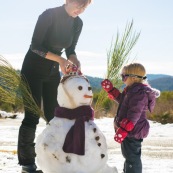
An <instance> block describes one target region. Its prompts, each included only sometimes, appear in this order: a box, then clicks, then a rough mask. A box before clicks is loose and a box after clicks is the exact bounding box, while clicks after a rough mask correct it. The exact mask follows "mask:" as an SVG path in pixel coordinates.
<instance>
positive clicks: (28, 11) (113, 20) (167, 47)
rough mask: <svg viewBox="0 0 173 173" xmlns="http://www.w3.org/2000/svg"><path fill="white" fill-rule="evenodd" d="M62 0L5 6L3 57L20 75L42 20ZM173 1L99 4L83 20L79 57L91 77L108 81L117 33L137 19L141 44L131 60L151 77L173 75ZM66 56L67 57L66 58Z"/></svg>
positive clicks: (9, 0) (1, 12)
mask: <svg viewBox="0 0 173 173" xmlns="http://www.w3.org/2000/svg"><path fill="white" fill-rule="evenodd" d="M63 3H64V1H63V0H30V1H24V0H5V1H3V2H1V6H0V23H1V26H0V38H1V41H0V55H3V56H4V57H5V58H6V59H7V60H8V61H9V62H10V63H11V64H12V65H13V67H14V68H18V69H20V67H21V65H22V62H23V58H24V55H25V53H26V51H27V50H28V48H29V45H30V41H31V37H32V34H33V30H34V26H35V23H36V21H37V18H38V16H39V14H41V13H42V12H43V11H44V10H46V9H47V8H51V7H56V6H59V5H62V4H63ZM172 7H173V1H172V0H164V1H163V0H143V1H140V0H119V1H118V0H107V1H106V0H94V2H93V4H92V5H90V6H89V7H88V8H87V9H86V11H85V13H83V14H82V15H81V16H80V17H81V18H82V20H83V23H84V26H83V31H82V34H81V36H80V39H79V42H78V45H77V48H76V52H77V54H78V58H79V60H80V61H81V64H82V71H83V73H84V74H86V75H91V76H98V77H103V76H104V75H105V73H106V59H107V51H108V49H109V48H110V44H111V40H112V38H113V37H114V38H116V34H117V31H118V30H119V32H120V33H123V31H124V29H125V25H126V23H127V22H130V21H131V20H132V19H133V21H134V26H133V28H134V31H136V32H141V35H140V38H139V40H138V42H137V44H136V46H135V47H134V48H133V50H132V53H131V55H130V58H131V59H134V58H135V59H136V61H137V62H140V63H142V64H143V65H144V66H145V67H146V70H147V73H150V74H151V73H152V74H169V75H173V52H172V50H173V22H172V21H173V12H172ZM64 56H65V55H64Z"/></svg>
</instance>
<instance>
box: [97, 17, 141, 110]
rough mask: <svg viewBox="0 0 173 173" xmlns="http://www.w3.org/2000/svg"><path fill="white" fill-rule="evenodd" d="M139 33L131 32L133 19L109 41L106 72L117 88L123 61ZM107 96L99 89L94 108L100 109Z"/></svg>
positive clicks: (126, 60)
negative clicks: (114, 38)
mask: <svg viewBox="0 0 173 173" xmlns="http://www.w3.org/2000/svg"><path fill="white" fill-rule="evenodd" d="M139 36H140V33H136V32H133V20H132V21H131V23H127V24H126V27H125V30H124V33H123V35H122V36H120V34H119V32H117V36H116V40H115V43H113V41H112V42H111V46H110V49H109V51H108V52H107V74H106V78H107V79H109V80H110V81H111V82H112V83H113V85H114V86H116V87H117V88H119V87H121V86H122V81H121V79H120V71H121V69H122V67H123V66H124V64H125V63H127V62H128V61H129V54H130V52H131V50H132V48H133V47H134V46H135V44H136V42H137V40H138V38H139ZM106 98H107V93H106V92H105V91H103V90H101V91H100V93H99V96H98V99H97V101H96V104H95V110H96V111H97V110H101V107H102V102H103V100H104V99H106Z"/></svg>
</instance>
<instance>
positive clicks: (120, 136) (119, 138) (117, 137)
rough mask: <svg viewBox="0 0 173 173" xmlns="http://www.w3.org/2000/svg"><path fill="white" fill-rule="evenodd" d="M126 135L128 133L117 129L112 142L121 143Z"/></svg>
mask: <svg viewBox="0 0 173 173" xmlns="http://www.w3.org/2000/svg"><path fill="white" fill-rule="evenodd" d="M127 135H128V132H127V131H125V130H123V129H122V128H121V127H120V128H118V129H117V131H116V134H115V136H114V140H115V141H116V142H118V143H120V144H121V143H122V142H123V140H124V139H125V138H126V136H127Z"/></svg>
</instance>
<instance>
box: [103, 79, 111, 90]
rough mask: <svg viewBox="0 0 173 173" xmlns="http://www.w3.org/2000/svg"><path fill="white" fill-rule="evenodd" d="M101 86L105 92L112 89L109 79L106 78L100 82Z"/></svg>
mask: <svg viewBox="0 0 173 173" xmlns="http://www.w3.org/2000/svg"><path fill="white" fill-rule="evenodd" d="M101 86H102V88H103V89H104V90H105V91H106V92H109V91H111V90H112V89H113V84H112V82H111V81H110V80H108V79H105V80H103V81H102V82H101Z"/></svg>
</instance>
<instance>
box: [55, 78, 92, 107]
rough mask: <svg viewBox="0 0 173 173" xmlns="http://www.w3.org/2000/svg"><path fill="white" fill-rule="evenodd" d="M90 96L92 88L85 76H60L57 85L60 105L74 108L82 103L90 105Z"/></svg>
mask: <svg viewBox="0 0 173 173" xmlns="http://www.w3.org/2000/svg"><path fill="white" fill-rule="evenodd" d="M92 97H93V93H92V89H91V86H90V83H89V81H88V79H87V78H86V77H84V76H82V75H71V76H67V77H64V78H62V80H61V82H60V84H59V87H58V103H59V106H60V107H65V108H69V109H74V108H77V107H79V106H83V105H91V102H92Z"/></svg>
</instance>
